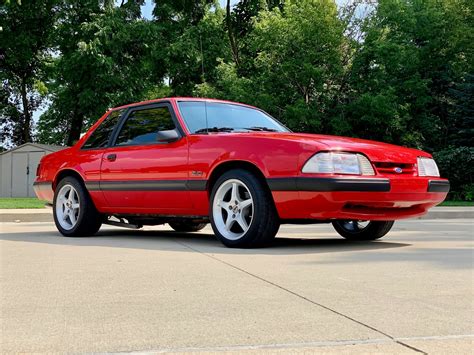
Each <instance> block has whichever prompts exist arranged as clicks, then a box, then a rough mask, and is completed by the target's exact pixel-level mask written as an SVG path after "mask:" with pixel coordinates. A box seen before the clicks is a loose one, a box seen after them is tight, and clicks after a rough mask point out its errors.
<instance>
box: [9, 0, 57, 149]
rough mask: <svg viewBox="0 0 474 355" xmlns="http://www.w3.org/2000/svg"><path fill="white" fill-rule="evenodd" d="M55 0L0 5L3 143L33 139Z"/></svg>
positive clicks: (49, 44)
mask: <svg viewBox="0 0 474 355" xmlns="http://www.w3.org/2000/svg"><path fill="white" fill-rule="evenodd" d="M57 4H58V1H56V0H45V1H35V0H30V1H23V2H17V1H12V2H10V3H9V4H3V5H0V18H1V22H0V28H1V30H0V80H1V82H2V95H1V96H2V97H1V99H0V105H1V106H0V115H1V116H0V117H1V118H0V120H1V126H0V135H1V136H2V142H3V145H19V144H23V143H26V142H31V140H32V134H31V133H32V126H33V125H32V113H33V112H34V111H35V110H36V109H37V108H38V107H39V106H40V104H41V101H42V94H43V95H44V94H45V86H44V84H43V83H42V80H43V75H44V69H45V65H46V64H47V63H48V61H49V58H50V57H51V52H50V51H49V48H50V46H51V41H52V37H51V33H52V29H53V28H54V24H55V21H56V15H57Z"/></svg>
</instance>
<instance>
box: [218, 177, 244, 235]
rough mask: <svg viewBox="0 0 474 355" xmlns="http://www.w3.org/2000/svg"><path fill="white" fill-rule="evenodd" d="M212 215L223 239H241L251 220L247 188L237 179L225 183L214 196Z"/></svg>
mask: <svg viewBox="0 0 474 355" xmlns="http://www.w3.org/2000/svg"><path fill="white" fill-rule="evenodd" d="M212 215H213V219H214V222H215V224H216V227H217V228H218V229H219V232H220V233H221V234H222V235H223V236H224V237H225V238H227V239H229V240H237V239H239V238H241V237H242V236H243V235H245V233H247V231H248V230H249V228H250V225H251V224H252V219H253V199H252V195H251V193H250V190H249V188H248V187H247V186H246V185H245V184H244V183H243V182H242V181H240V180H237V179H229V180H227V181H225V182H224V183H223V184H222V185H220V186H219V189H218V190H217V192H216V194H215V195H214V200H213V206H212Z"/></svg>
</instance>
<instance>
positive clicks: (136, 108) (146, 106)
mask: <svg viewBox="0 0 474 355" xmlns="http://www.w3.org/2000/svg"><path fill="white" fill-rule="evenodd" d="M158 107H167V108H168V109H169V111H170V114H171V119H172V120H173V122H174V125H175V126H176V129H177V130H178V134H179V139H178V140H180V139H181V138H183V137H184V136H185V134H184V131H183V129H182V127H181V125H180V124H179V121H178V118H177V117H176V114H175V112H174V110H173V106H172V105H171V102H170V101H160V102H152V103H149V104H144V105H134V106H130V107H128V108H127V109H126V111H125V112H124V113H123V114H122V115H121V117H120V119H119V121H118V123H117V125H116V126H115V129H114V131H113V132H112V136H111V140H110V142H109V144H108V145H107V148H109V147H113V148H120V147H140V146H147V145H157V144H159V145H163V144H169V143H170V142H149V143H142V144H123V145H116V144H115V143H116V141H117V138H118V135H119V132H120V131H121V130H122V128H123V125H124V124H125V122H126V121H127V119H128V117H129V116H130V114H131V113H132V112H134V111H141V110H148V109H153V108H158Z"/></svg>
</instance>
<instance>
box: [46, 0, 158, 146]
mask: <svg viewBox="0 0 474 355" xmlns="http://www.w3.org/2000/svg"><path fill="white" fill-rule="evenodd" d="M140 3H141V2H126V3H124V5H123V6H120V7H114V6H113V5H110V4H109V5H107V4H106V3H105V4H104V5H101V4H99V3H95V6H93V7H91V1H90V0H81V1H65V2H64V7H63V9H62V11H61V19H60V23H59V25H58V27H57V36H58V38H60V40H58V50H59V51H60V52H61V56H59V57H58V58H57V59H56V61H55V63H54V69H53V70H54V74H53V80H51V81H50V83H49V86H50V90H51V100H52V102H53V103H52V105H51V106H50V107H49V109H48V111H47V112H46V113H45V114H43V116H42V117H41V119H40V122H39V131H40V135H39V137H40V139H41V141H42V142H48V143H52V142H56V143H58V142H60V143H63V144H64V143H66V144H72V143H73V142H74V141H75V140H77V139H78V138H79V135H80V133H81V131H83V130H84V129H85V128H87V127H89V126H90V125H91V124H92V123H93V122H95V121H96V120H97V118H98V117H100V116H101V115H102V114H103V113H104V112H105V111H106V110H107V109H108V108H110V107H114V106H118V105H122V104H126V103H129V102H134V101H139V100H141V99H143V98H144V96H146V92H147V91H148V90H149V89H150V84H151V82H153V81H154V80H151V72H152V64H151V60H150V53H151V46H150V45H149V43H153V42H154V41H155V40H156V39H157V38H158V35H157V31H156V30H155V28H154V27H153V26H151V24H150V23H149V22H147V21H143V20H140V19H139V18H137V16H139V14H140V12H139V11H138V13H137V6H138V5H139V4H140ZM132 5H135V6H132ZM138 10H139V6H138Z"/></svg>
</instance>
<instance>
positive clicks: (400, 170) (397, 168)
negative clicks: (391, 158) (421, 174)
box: [393, 166, 403, 174]
mask: <svg viewBox="0 0 474 355" xmlns="http://www.w3.org/2000/svg"><path fill="white" fill-rule="evenodd" d="M393 171H395V172H396V173H397V174H401V173H402V172H403V170H402V168H400V167H398V166H397V167H396V168H394V169H393Z"/></svg>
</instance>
